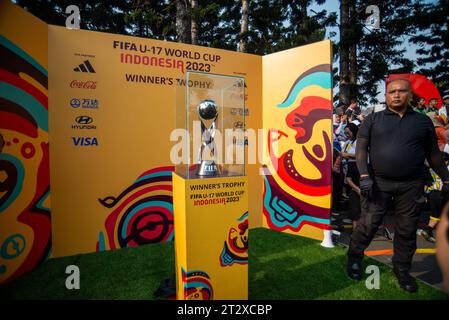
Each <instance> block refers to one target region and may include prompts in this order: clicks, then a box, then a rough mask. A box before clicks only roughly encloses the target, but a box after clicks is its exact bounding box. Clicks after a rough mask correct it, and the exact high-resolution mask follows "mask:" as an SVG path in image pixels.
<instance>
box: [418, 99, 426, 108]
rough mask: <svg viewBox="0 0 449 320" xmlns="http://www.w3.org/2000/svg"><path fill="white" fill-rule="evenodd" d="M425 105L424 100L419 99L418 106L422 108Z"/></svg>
mask: <svg viewBox="0 0 449 320" xmlns="http://www.w3.org/2000/svg"><path fill="white" fill-rule="evenodd" d="M425 103H426V99H423V98H421V99H419V100H418V105H419V106H420V107H422V106H424V104H425Z"/></svg>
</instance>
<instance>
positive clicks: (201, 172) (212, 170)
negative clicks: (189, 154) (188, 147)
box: [197, 160, 218, 177]
mask: <svg viewBox="0 0 449 320" xmlns="http://www.w3.org/2000/svg"><path fill="white" fill-rule="evenodd" d="M217 172H218V169H217V164H216V163H215V161H212V160H205V161H201V163H200V168H199V169H198V172H197V175H198V176H200V177H213V176H216V175H217Z"/></svg>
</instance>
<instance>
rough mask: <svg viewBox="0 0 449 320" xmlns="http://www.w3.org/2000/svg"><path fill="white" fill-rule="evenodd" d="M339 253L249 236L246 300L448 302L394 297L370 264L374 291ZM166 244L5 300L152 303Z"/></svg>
mask: <svg viewBox="0 0 449 320" xmlns="http://www.w3.org/2000/svg"><path fill="white" fill-rule="evenodd" d="M345 263H346V250H345V249H344V248H342V247H336V248H334V249H325V248H322V247H320V245H319V242H318V241H315V240H311V239H306V238H302V237H297V236H293V235H289V234H283V233H278V232H274V231H271V230H266V229H253V230H251V231H250V264H249V292H250V299H275V300H276V299H356V300H360V299H448V296H447V295H446V294H444V293H443V292H441V291H439V290H436V289H434V288H432V287H430V286H428V285H426V284H424V283H422V282H420V283H419V292H418V293H416V294H408V293H406V292H404V291H403V290H401V289H400V288H399V286H398V284H397V282H396V280H395V278H394V276H393V274H392V272H391V269H390V268H389V267H388V266H386V265H383V264H381V263H379V262H377V261H375V260H372V259H366V260H365V265H368V264H374V265H378V266H379V268H380V272H381V277H380V278H381V282H380V289H379V290H368V289H367V288H366V287H365V282H364V281H361V282H355V281H352V280H350V279H349V278H348V277H347V276H346V274H345ZM71 264H74V265H77V266H78V267H79V268H80V272H81V290H67V289H66V288H65V280H66V277H67V275H66V274H65V268H66V267H67V266H68V265H71ZM174 264H175V261H174V249H173V243H165V244H155V245H147V246H142V247H139V248H128V249H121V250H115V251H109V252H102V253H94V254H85V255H77V256H72V257H65V258H58V259H50V260H49V261H47V262H45V263H44V264H42V265H40V266H39V267H38V268H36V269H35V270H34V271H33V272H30V273H28V274H27V275H25V276H23V277H22V278H21V279H18V280H17V281H15V282H14V283H12V284H10V285H9V286H7V287H5V288H3V289H1V291H0V295H1V296H2V297H3V298H4V297H6V298H8V299H155V297H154V296H153V293H154V291H155V290H156V289H157V288H158V286H159V283H160V281H161V280H163V279H167V278H169V277H170V276H172V275H174V273H175V266H174Z"/></svg>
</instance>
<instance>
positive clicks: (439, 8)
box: [411, 0, 449, 91]
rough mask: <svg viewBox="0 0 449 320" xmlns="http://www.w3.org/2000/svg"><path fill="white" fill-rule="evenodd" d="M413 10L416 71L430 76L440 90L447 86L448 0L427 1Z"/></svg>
mask: <svg viewBox="0 0 449 320" xmlns="http://www.w3.org/2000/svg"><path fill="white" fill-rule="evenodd" d="M419 9H420V10H416V12H415V15H414V18H415V21H416V23H417V24H418V25H417V27H416V29H417V32H415V33H416V34H418V35H415V36H413V37H411V42H412V43H415V44H417V45H418V46H419V48H418V50H417V51H416V53H417V54H418V55H419V58H418V60H417V64H418V66H420V68H419V69H418V73H420V74H422V75H425V76H427V77H428V78H430V79H431V80H432V81H433V82H434V83H435V84H436V86H437V87H438V88H439V89H440V91H448V90H449V0H440V1H438V2H437V3H433V4H426V5H425V6H423V7H421V8H419Z"/></svg>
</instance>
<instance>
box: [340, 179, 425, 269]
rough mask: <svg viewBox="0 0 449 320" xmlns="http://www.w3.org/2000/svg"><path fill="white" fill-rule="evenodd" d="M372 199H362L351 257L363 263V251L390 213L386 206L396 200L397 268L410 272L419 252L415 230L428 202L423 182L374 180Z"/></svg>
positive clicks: (349, 251) (351, 243) (395, 245)
mask: <svg viewBox="0 0 449 320" xmlns="http://www.w3.org/2000/svg"><path fill="white" fill-rule="evenodd" d="M373 180H374V190H373V197H372V199H367V198H365V197H362V199H361V207H362V212H361V216H360V219H359V221H358V223H357V226H356V228H355V230H354V231H353V233H352V236H351V242H350V244H349V249H348V258H349V259H350V260H351V261H358V262H361V261H362V259H363V255H364V251H365V249H366V248H367V247H368V246H369V244H370V243H371V241H372V240H373V237H374V235H375V234H376V232H377V230H378V228H379V226H380V225H381V223H382V220H383V218H384V216H385V214H386V213H387V203H388V202H389V201H390V200H393V206H394V214H395V231H394V243H393V246H394V248H393V250H394V255H393V265H394V267H396V268H398V269H400V270H404V271H408V270H410V267H411V264H412V259H413V255H414V253H415V251H416V230H417V228H418V220H419V216H420V209H421V207H422V205H423V204H424V203H425V196H424V182H423V180H422V179H419V180H412V181H394V180H387V179H383V178H379V177H374V179H373Z"/></svg>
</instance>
